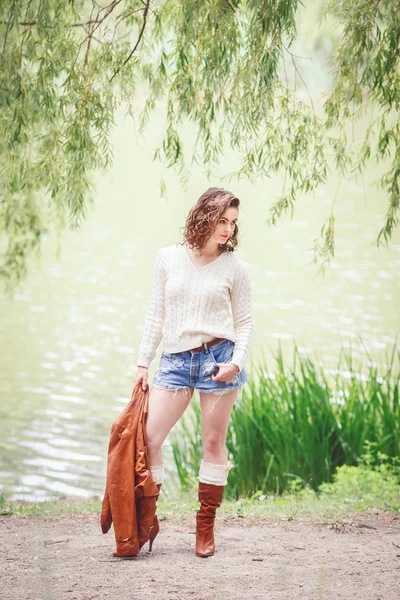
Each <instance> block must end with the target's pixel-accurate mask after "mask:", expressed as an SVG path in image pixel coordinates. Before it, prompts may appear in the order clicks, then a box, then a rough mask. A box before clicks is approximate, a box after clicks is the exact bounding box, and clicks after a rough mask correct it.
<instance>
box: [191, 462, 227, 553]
mask: <svg viewBox="0 0 400 600" xmlns="http://www.w3.org/2000/svg"><path fill="white" fill-rule="evenodd" d="M232 466H233V465H232V464H231V463H229V462H227V463H226V464H223V465H216V464H213V463H207V462H205V461H204V460H202V461H201V464H200V473H199V477H198V479H199V490H198V499H199V502H200V509H199V510H198V511H197V513H196V555H197V556H200V557H201V558H206V557H208V556H212V555H213V554H214V552H215V543H214V523H215V515H216V510H217V508H219V507H220V506H221V503H222V497H223V495H224V490H225V486H226V483H227V477H228V473H229V471H230V469H231V468H232Z"/></svg>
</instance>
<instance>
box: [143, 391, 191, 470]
mask: <svg viewBox="0 0 400 600" xmlns="http://www.w3.org/2000/svg"><path fill="white" fill-rule="evenodd" d="M193 391H194V390H193V388H190V389H188V390H184V389H177V390H167V389H159V388H155V387H152V388H151V389H150V393H149V404H148V414H147V418H146V440H147V448H148V454H149V460H150V464H151V465H160V464H161V463H162V453H161V446H162V444H163V442H164V440H165V438H166V437H167V435H168V433H169V432H170V431H171V429H172V427H173V426H174V425H175V423H176V422H177V421H178V420H179V419H180V417H181V416H182V415H183V413H184V412H185V410H186V409H187V407H188V406H189V404H190V400H191V398H192V396H193Z"/></svg>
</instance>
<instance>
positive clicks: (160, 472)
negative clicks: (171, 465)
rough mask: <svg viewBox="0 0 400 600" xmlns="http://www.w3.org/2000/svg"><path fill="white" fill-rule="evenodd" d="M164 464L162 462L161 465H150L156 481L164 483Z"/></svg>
mask: <svg viewBox="0 0 400 600" xmlns="http://www.w3.org/2000/svg"><path fill="white" fill-rule="evenodd" d="M164 464H165V463H163V462H162V463H161V465H150V470H151V476H152V477H153V481H154V483H162V482H163V481H164Z"/></svg>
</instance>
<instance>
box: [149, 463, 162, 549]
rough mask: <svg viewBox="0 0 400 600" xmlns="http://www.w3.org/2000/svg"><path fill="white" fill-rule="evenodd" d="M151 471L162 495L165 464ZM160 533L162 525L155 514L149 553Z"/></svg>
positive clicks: (153, 467)
mask: <svg viewBox="0 0 400 600" xmlns="http://www.w3.org/2000/svg"><path fill="white" fill-rule="evenodd" d="M150 469H151V475H152V477H153V479H154V482H155V483H156V484H157V488H158V493H159V494H160V488H161V485H162V483H163V481H164V463H161V465H155V466H150ZM157 499H158V496H157ZM159 531H160V524H159V522H158V517H157V514H155V515H154V521H153V525H152V526H151V529H150V532H149V552H151V549H152V547H153V542H154V540H155V538H156V536H157V535H158V533H159Z"/></svg>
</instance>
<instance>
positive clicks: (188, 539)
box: [0, 513, 400, 600]
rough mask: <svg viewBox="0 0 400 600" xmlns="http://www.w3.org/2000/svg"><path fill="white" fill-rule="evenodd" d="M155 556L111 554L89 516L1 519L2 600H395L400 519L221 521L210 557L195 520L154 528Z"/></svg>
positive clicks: (399, 584) (109, 541) (110, 542)
mask: <svg viewBox="0 0 400 600" xmlns="http://www.w3.org/2000/svg"><path fill="white" fill-rule="evenodd" d="M161 528H162V529H161V532H160V534H159V536H158V537H157V538H156V540H155V542H154V546H153V552H152V553H149V552H148V550H147V548H148V545H147V544H146V545H145V546H144V548H143V549H142V551H141V553H140V555H139V556H138V557H135V558H133V559H128V560H123V559H122V560H121V559H118V558H114V557H113V556H112V552H113V550H114V536H113V531H111V532H109V533H108V534H107V535H103V534H102V533H101V530H100V526H99V518H98V516H97V515H75V516H72V517H69V516H68V517H51V518H50V517H49V518H44V517H40V518H39V517H37V518H36V517H22V516H11V517H3V518H1V519H0V582H1V584H0V585H1V588H0V597H1V599H2V600H64V599H66V600H89V599H90V600H103V599H112V600H114V599H118V600H131V599H135V600H136V599H143V600H151V599H152V598H154V599H156V600H176V599H178V600H186V599H192V600H239V599H240V600H243V598H249V599H250V598H251V599H252V600H253V599H254V600H258V599H260V600H261V599H262V600H267V599H268V600H292V599H293V600H295V599H296V600H314V599H315V600H340V599H343V600H399V598H400V515H399V516H397V515H395V514H393V513H368V514H364V515H359V516H357V517H355V518H347V519H341V520H338V521H337V522H335V523H333V525H321V524H312V523H306V522H295V521H291V522H279V523H273V522H272V521H265V520H263V521H260V520H259V521H258V522H257V525H255V526H254V525H250V526H249V524H248V522H247V520H246V521H244V520H243V519H240V518H229V519H228V518H226V519H224V518H219V519H218V521H217V526H216V535H215V540H216V547H217V550H216V553H215V555H214V556H213V557H209V558H207V559H201V558H198V557H196V556H195V554H194V542H195V530H194V523H193V525H192V524H188V525H174V524H172V523H168V522H166V521H162V522H161Z"/></svg>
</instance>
